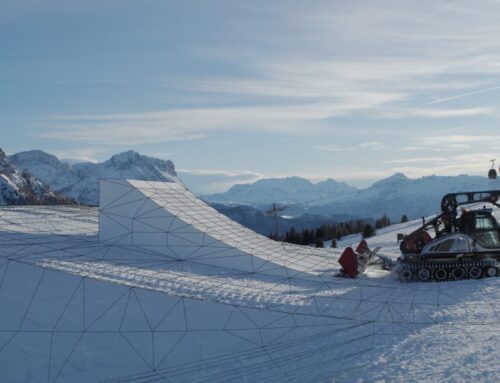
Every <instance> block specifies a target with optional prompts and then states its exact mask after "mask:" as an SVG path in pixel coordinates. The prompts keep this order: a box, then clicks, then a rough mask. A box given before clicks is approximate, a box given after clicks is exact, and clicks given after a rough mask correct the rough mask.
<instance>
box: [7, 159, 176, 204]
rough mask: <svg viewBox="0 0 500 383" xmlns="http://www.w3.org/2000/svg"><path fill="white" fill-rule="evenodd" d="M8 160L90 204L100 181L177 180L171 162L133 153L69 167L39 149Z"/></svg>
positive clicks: (80, 200)
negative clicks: (121, 179) (124, 179)
mask: <svg viewBox="0 0 500 383" xmlns="http://www.w3.org/2000/svg"><path fill="white" fill-rule="evenodd" d="M9 158H10V160H11V161H12V163H13V164H15V165H16V166H17V167H18V168H19V169H28V170H29V172H30V173H31V174H33V175H35V176H36V177H38V178H39V179H40V180H42V181H43V182H45V183H47V184H49V185H51V187H52V188H53V189H54V190H56V191H60V192H61V193H63V194H65V195H68V196H71V197H72V198H75V199H76V200H78V201H79V202H81V203H84V204H89V205H97V204H98V187H99V180H100V179H101V178H129V179H138V180H148V181H169V182H176V181H177V174H176V172H175V166H174V163H173V162H172V161H170V160H162V159H158V158H153V157H148V156H144V155H141V154H139V153H137V152H134V151H132V150H129V151H126V152H123V153H119V154H116V155H114V156H112V157H111V158H110V159H108V160H107V161H105V162H102V163H98V164H95V163H91V162H84V163H77V164H73V165H70V164H68V163H66V162H63V161H61V160H59V159H58V158H57V157H56V156H53V155H51V154H48V153H45V152H43V151H40V150H31V151H27V152H22V153H18V154H14V155H13V156H10V157H9Z"/></svg>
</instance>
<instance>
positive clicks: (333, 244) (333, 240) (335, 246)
mask: <svg viewBox="0 0 500 383" xmlns="http://www.w3.org/2000/svg"><path fill="white" fill-rule="evenodd" d="M331 247H332V248H333V249H336V248H337V240H336V239H335V238H333V239H332V246H331Z"/></svg>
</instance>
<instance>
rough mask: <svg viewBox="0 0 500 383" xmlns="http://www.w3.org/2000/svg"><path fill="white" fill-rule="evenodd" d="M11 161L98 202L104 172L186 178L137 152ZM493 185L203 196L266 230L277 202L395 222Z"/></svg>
mask: <svg viewBox="0 0 500 383" xmlns="http://www.w3.org/2000/svg"><path fill="white" fill-rule="evenodd" d="M4 159H5V160H8V161H9V163H10V164H11V166H13V167H15V168H16V169H17V170H16V171H17V173H16V174H18V176H19V175H22V174H23V173H24V170H26V171H27V173H26V174H30V176H31V175H32V177H35V178H36V179H37V180H39V182H41V184H44V185H45V186H44V187H47V188H48V189H47V190H53V191H54V192H58V193H60V195H64V196H66V197H68V198H71V199H74V200H76V201H78V202H79V203H81V204H86V205H94V206H96V205H97V204H98V192H99V191H98V189H99V179H100V178H131V179H140V180H151V181H168V182H181V180H180V179H179V177H178V176H177V173H176V171H175V166H174V163H173V162H172V161H170V160H162V159H158V158H154V157H148V156H145V155H141V154H139V153H136V152H134V151H127V152H123V153H119V154H116V155H114V156H112V157H111V158H110V159H108V160H107V161H104V162H102V163H97V164H95V163H90V162H85V163H77V164H68V163H66V162H64V161H61V160H59V159H58V158H57V157H56V156H53V155H51V154H48V153H45V152H42V151H39V150H31V151H26V152H21V153H17V154H14V155H11V156H9V157H7V158H6V157H5V156H4ZM188 186H189V185H188ZM491 189H500V180H498V179H497V180H490V179H488V178H487V177H480V176H468V175H459V176H448V177H443V176H428V177H422V178H418V179H410V178H408V177H406V176H405V175H404V174H401V173H396V174H394V175H392V176H391V177H388V178H385V179H383V180H381V181H379V182H376V183H374V184H373V185H372V186H370V187H368V188H365V189H358V188H355V187H353V186H350V185H347V184H346V183H344V182H338V181H335V180H332V179H328V180H326V181H322V182H319V183H316V184H314V183H312V182H311V181H309V180H307V179H303V178H300V177H288V178H270V179H263V180H259V181H257V182H255V183H252V184H240V185H235V186H233V187H232V188H230V189H229V190H228V191H227V192H225V193H217V194H212V195H204V196H203V199H204V200H205V201H207V202H209V203H212V204H215V206H217V208H218V209H220V210H223V211H224V212H225V213H226V214H228V215H231V216H232V217H233V218H236V220H239V221H244V222H247V223H249V222H250V224H249V225H250V226H256V227H259V228H260V230H258V231H260V232H263V231H265V230H268V229H269V225H270V224H269V223H268V221H269V220H270V218H271V217H265V218H262V217H261V214H262V211H265V210H268V209H270V208H271V205H272V204H273V203H278V204H280V205H282V206H283V207H286V209H285V210H283V211H282V212H281V213H280V214H281V215H282V217H283V219H284V220H286V219H292V218H293V219H297V218H299V217H309V218H308V219H309V221H311V220H312V221H318V222H320V221H321V220H322V219H323V218H324V217H327V218H329V219H332V217H335V218H336V219H335V220H339V219H341V218H343V219H347V218H348V217H349V218H352V219H354V218H379V217H381V216H382V215H384V214H386V215H388V216H389V217H390V218H391V219H392V220H393V221H394V220H399V219H400V218H401V216H402V215H403V214H406V215H407V216H408V217H409V218H417V217H421V216H423V215H431V214H434V213H436V212H438V211H439V208H440V201H441V198H442V197H443V196H444V195H445V194H447V193H451V192H463V191H479V190H491ZM242 205H246V207H242ZM224 206H225V207H224ZM250 207H251V208H250ZM259 211H260V212H259ZM311 217H313V218H312V219H311ZM304 219H305V218H304ZM252 222H253V223H252ZM256 222H262V223H259V224H257V223H256ZM264 222H266V223H264ZM296 224H297V225H298V226H299V223H298V222H296Z"/></svg>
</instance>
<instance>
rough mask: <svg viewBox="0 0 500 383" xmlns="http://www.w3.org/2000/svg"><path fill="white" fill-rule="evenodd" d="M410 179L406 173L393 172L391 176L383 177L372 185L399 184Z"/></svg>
mask: <svg viewBox="0 0 500 383" xmlns="http://www.w3.org/2000/svg"><path fill="white" fill-rule="evenodd" d="M409 181H411V180H410V179H409V178H408V177H407V176H406V175H404V174H403V173H394V174H393V175H392V176H390V177H387V178H384V179H382V180H380V181H378V182H375V183H374V184H373V185H372V187H376V188H379V187H386V186H391V185H394V186H396V185H401V184H404V183H407V182H409Z"/></svg>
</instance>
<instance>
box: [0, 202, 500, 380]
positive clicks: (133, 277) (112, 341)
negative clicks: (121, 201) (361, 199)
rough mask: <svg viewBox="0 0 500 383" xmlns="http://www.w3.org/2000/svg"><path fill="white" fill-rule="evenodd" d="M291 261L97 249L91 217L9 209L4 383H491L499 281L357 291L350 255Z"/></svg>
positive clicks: (4, 230)
mask: <svg viewBox="0 0 500 383" xmlns="http://www.w3.org/2000/svg"><path fill="white" fill-rule="evenodd" d="M497 213H498V211H497ZM497 216H498V214H497ZM419 223H420V222H419V221H415V222H409V223H406V224H401V225H395V226H392V227H388V228H385V229H383V230H380V231H379V233H378V235H377V236H376V237H373V238H371V239H370V240H369V243H370V246H372V247H375V246H383V247H384V248H383V250H382V253H383V254H386V255H388V256H391V257H393V258H396V257H397V256H398V247H397V243H396V234H397V233H398V232H405V231H406V232H409V231H411V230H412V229H413V228H416V227H418V225H419ZM350 240H353V242H354V240H355V239H354V238H351V239H350ZM287 248H289V249H290V250H295V251H291V253H293V256H291V257H292V258H297V257H300V256H301V254H302V256H303V257H307V256H308V254H310V257H309V258H308V259H304V260H303V262H293V265H294V266H293V268H292V269H293V270H294V271H296V272H295V273H292V274H288V275H281V276H280V275H276V273H266V272H264V271H263V272H252V273H249V272H243V271H238V270H234V269H232V268H224V267H223V266H220V265H210V264H207V263H204V262H197V261H196V259H191V260H190V259H174V258H171V257H168V256H167V255H165V254H162V253H160V252H157V251H150V250H148V249H147V248H144V247H138V246H134V245H123V244H109V243H102V242H99V239H98V211H97V209H88V208H86V209H84V208H69V207H5V208H2V209H0V305H1V306H0V307H2V315H1V316H0V378H1V379H0V380H1V381H8V382H41V381H43V382H67V381H71V382H109V383H111V382H200V381H205V382H225V381H238V382H241V381H243V382H251V381H252V382H253V381H263V382H264V381H265V382H275V381H277V382H279V381H282V382H289V381H296V382H304V381H310V382H321V381H325V382H332V381H334V382H352V381H355V382H358V381H359V382H374V381H380V382H382V381H405V382H422V381H424V382H425V381H428V382H435V381H442V382H469V381H474V382H491V381H496V379H497V375H498V374H499V373H500V367H499V366H498V357H497V356H496V350H497V349H498V348H499V346H500V338H499V337H498V333H499V330H500V320H499V319H500V312H499V311H500V306H499V303H500V289H499V287H500V278H491V279H483V280H479V281H461V282H446V283H428V284H418V283H410V284H403V283H400V282H399V281H397V280H395V279H394V277H393V276H392V275H391V274H390V273H388V272H386V271H383V270H380V269H377V268H371V269H369V270H368V271H367V273H366V275H364V276H363V277H362V278H360V279H356V280H350V279H343V278H336V277H334V275H335V273H336V271H337V270H338V266H337V263H336V260H337V259H338V256H339V254H340V252H341V249H333V250H326V249H325V250H321V251H318V252H315V251H310V250H309V249H308V251H304V252H300V251H299V249H296V248H295V247H283V249H287ZM280 253H281V250H280Z"/></svg>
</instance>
